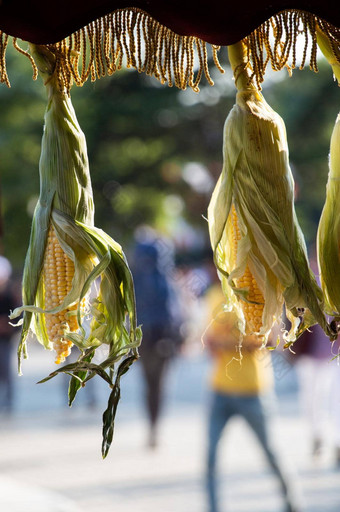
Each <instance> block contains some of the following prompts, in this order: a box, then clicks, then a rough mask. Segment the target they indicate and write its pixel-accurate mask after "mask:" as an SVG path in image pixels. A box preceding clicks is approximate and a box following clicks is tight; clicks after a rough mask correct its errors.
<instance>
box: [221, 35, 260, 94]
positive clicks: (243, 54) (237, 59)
mask: <svg viewBox="0 0 340 512" xmlns="http://www.w3.org/2000/svg"><path fill="white" fill-rule="evenodd" d="M228 57H229V62H230V65H231V68H232V70H233V74H234V79H235V85H236V87H237V90H238V91H244V90H245V89H248V90H249V89H253V90H257V88H256V86H255V85H254V83H253V80H252V70H251V68H250V64H249V59H248V55H247V49H246V45H245V44H244V43H243V42H242V41H239V42H238V43H235V44H232V45H230V46H228Z"/></svg>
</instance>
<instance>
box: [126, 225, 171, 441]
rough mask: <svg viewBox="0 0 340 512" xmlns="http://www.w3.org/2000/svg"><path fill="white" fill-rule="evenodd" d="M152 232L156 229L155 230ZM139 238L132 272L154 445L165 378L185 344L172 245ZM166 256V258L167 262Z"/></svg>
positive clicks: (157, 237)
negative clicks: (173, 280) (171, 260)
mask: <svg viewBox="0 0 340 512" xmlns="http://www.w3.org/2000/svg"><path fill="white" fill-rule="evenodd" d="M151 233H152V232H151ZM147 234H148V236H144V237H140V236H139V237H137V238H138V239H137V242H136V246H135V250H134V256H133V264H132V273H133V278H134V284H135V293H136V308H137V321H138V323H139V324H141V326H142V331H143V340H142V344H141V346H140V349H139V353H140V363H141V366H142V373H143V377H144V383H145V403H146V410H147V415H148V421H149V439H148V444H149V446H150V447H155V446H156V444H157V427H158V423H159V417H160V410H161V405H162V399H163V381H164V377H165V372H166V369H167V367H168V363H169V361H170V360H171V358H172V357H173V356H175V355H176V353H177V352H178V349H179V346H180V344H181V335H180V324H181V320H180V314H179V312H178V311H177V309H176V306H177V302H176V295H175V290H174V287H172V286H171V282H170V279H169V276H168V275H167V271H168V272H169V273H171V271H172V270H173V268H172V267H171V263H170V264H169V253H170V251H171V245H170V244H169V245H168V251H167V250H165V249H166V247H167V245H166V244H164V241H163V240H162V239H161V237H159V236H157V235H156V234H154V233H153V234H152V236H151V235H150V231H148V232H147ZM162 257H164V259H165V262H164V261H163V259H162Z"/></svg>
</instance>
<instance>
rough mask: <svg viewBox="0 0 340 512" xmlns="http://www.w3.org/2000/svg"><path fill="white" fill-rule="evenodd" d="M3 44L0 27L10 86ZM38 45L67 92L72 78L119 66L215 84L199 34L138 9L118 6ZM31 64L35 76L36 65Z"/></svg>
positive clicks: (81, 79) (166, 78)
mask: <svg viewBox="0 0 340 512" xmlns="http://www.w3.org/2000/svg"><path fill="white" fill-rule="evenodd" d="M13 42H14V45H15V47H16V49H17V50H19V51H21V53H25V54H26V55H27V56H29V54H27V52H25V51H24V50H22V49H21V48H20V47H18V45H17V43H16V40H15V39H14V40H13ZM7 44H8V36H7V35H6V34H4V33H3V32H1V31H0V73H1V74H0V81H1V82H4V83H6V84H7V85H8V86H9V80H8V76H7V72H6V66H5V52H6V46H7ZM43 46H44V47H45V48H47V49H48V50H49V51H51V52H52V53H53V54H54V55H55V58H56V63H55V73H56V76H57V80H58V83H59V86H60V89H61V90H67V91H69V90H70V88H71V86H72V84H73V83H75V84H76V85H78V86H82V85H83V84H84V83H85V82H86V81H87V80H88V79H89V78H90V79H91V80H92V81H95V80H97V79H98V78H101V77H104V76H107V75H109V76H110V75H112V74H113V73H115V72H116V71H118V70H119V69H121V68H122V67H123V65H125V66H126V67H127V68H134V69H136V70H137V71H138V72H139V73H146V74H147V75H150V76H154V77H156V78H157V79H158V80H159V81H160V82H161V83H165V82H167V83H168V85H169V86H170V87H171V86H173V85H175V86H176V87H178V88H179V89H186V88H187V87H191V88H192V89H193V90H194V91H196V92H197V91H199V88H198V85H199V83H200V81H201V78H202V76H203V75H205V78H206V80H207V82H208V83H209V84H210V85H214V82H213V80H212V78H211V76H210V73H209V69H208V59H209V55H208V49H207V46H210V45H207V43H205V42H204V41H202V40H200V39H199V38H198V37H191V36H179V35H177V34H175V33H174V32H172V31H171V30H170V29H168V28H166V27H164V26H163V25H161V24H160V23H158V22H157V21H155V20H154V19H153V18H151V17H150V16H149V15H148V14H147V13H145V12H144V11H142V10H140V9H137V8H131V9H122V10H117V11H115V12H113V13H111V14H108V15H106V16H103V17H102V18H100V19H98V20H96V21H93V22H92V23H90V24H89V25H87V26H86V27H84V28H82V29H80V30H78V31H77V32H75V33H74V34H71V35H70V36H69V37H67V38H66V39H64V40H63V41H61V42H58V43H55V44H47V45H43ZM219 48H220V47H219V46H215V45H211V57H212V58H213V60H214V63H215V65H216V67H217V68H218V69H219V70H220V71H221V72H222V73H223V72H224V70H223V68H222V66H221V65H220V63H219V60H218V55H217V54H218V50H219ZM124 58H125V62H124ZM31 60H32V59H31ZM32 64H33V68H34V75H33V78H34V77H35V76H36V73H37V70H36V66H35V65H34V62H32ZM196 69H197V71H196V74H195V70H196Z"/></svg>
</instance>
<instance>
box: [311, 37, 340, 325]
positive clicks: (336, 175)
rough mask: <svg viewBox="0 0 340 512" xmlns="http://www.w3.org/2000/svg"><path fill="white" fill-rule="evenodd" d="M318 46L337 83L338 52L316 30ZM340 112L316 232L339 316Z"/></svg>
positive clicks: (327, 288) (326, 288)
mask: <svg viewBox="0 0 340 512" xmlns="http://www.w3.org/2000/svg"><path fill="white" fill-rule="evenodd" d="M317 42H318V45H319V47H320V49H321V51H322V52H323V54H324V55H325V57H326V59H327V60H328V62H329V63H330V65H331V66H332V69H333V73H334V76H335V78H336V79H337V81H338V83H339V84H340V65H339V62H338V58H339V51H338V50H337V46H335V45H334V44H332V41H331V40H330V39H329V38H328V37H326V36H325V35H324V34H323V33H322V32H321V31H320V30H318V31H317ZM339 197H340V114H338V116H337V118H336V122H335V126H334V128H333V132H332V136H331V142H330V153H329V173H328V180H327V188H326V201H325V204H324V207H323V210H322V213H321V218H320V222H319V226H318V233H317V249H318V264H319V270H320V280H321V287H322V289H323V292H324V294H325V299H326V303H327V306H328V312H329V314H330V315H336V317H339V316H340V275H339V266H340V249H339V248H340V204H339Z"/></svg>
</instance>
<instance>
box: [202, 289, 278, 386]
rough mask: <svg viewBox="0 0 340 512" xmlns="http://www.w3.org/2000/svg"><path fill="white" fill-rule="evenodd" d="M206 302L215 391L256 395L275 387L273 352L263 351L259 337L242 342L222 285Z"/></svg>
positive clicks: (208, 344)
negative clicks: (226, 303)
mask: <svg viewBox="0 0 340 512" xmlns="http://www.w3.org/2000/svg"><path fill="white" fill-rule="evenodd" d="M206 298H207V305H208V310H209V312H210V323H209V327H208V328H207V330H206V332H205V335H204V338H203V340H204V342H205V344H206V346H207V348H208V349H209V350H210V352H211V354H212V356H213V360H214V365H213V372H212V376H211V386H212V388H213V389H214V390H215V391H219V392H221V393H233V394H244V395H246V394H250V395H253V394H257V393H259V392H261V391H265V390H267V389H269V388H270V387H272V386H273V383H274V379H273V369H272V363H271V354H270V351H269V350H268V349H267V348H265V347H264V348H259V341H258V339H257V338H256V337H255V336H244V337H243V339H242V336H241V334H240V332H239V330H238V328H237V319H236V316H235V315H234V314H233V313H228V312H225V311H224V310H223V304H224V298H223V294H222V291H221V287H220V286H219V285H216V286H215V285H214V286H213V287H212V288H211V290H210V291H209V292H208V294H207V297H206ZM240 344H241V348H239V346H240Z"/></svg>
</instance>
